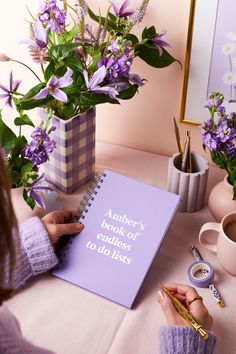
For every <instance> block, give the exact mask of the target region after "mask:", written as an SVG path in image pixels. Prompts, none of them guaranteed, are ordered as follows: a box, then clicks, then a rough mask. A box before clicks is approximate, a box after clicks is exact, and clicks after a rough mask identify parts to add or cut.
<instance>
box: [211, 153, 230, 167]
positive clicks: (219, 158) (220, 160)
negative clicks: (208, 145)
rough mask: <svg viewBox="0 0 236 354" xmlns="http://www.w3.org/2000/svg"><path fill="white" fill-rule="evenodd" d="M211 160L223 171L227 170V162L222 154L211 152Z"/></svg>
mask: <svg viewBox="0 0 236 354" xmlns="http://www.w3.org/2000/svg"><path fill="white" fill-rule="evenodd" d="M211 159H212V161H213V162H214V163H215V164H216V165H217V166H219V167H220V168H222V169H223V170H227V162H226V160H225V156H224V154H222V153H221V152H219V151H211Z"/></svg>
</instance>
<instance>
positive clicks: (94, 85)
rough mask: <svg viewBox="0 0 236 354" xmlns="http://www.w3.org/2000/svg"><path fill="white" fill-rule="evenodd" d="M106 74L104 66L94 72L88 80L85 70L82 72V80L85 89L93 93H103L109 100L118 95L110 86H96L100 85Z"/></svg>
mask: <svg viewBox="0 0 236 354" xmlns="http://www.w3.org/2000/svg"><path fill="white" fill-rule="evenodd" d="M106 74H107V70H106V68H105V66H104V65H103V66H101V67H100V68H99V69H98V70H97V71H95V72H94V73H93V75H92V77H91V79H90V80H89V78H88V72H87V71H86V70H84V71H83V75H84V80H85V84H86V87H87V89H88V90H89V91H91V92H94V93H104V94H106V95H108V96H110V97H111V98H116V96H117V95H118V92H117V91H116V90H115V89H114V88H113V87H111V86H98V85H99V84H101V83H102V82H103V81H104V79H105V77H106Z"/></svg>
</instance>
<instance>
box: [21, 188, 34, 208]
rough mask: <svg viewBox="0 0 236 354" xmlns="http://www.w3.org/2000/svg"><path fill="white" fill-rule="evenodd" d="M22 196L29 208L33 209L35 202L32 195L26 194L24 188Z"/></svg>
mask: <svg viewBox="0 0 236 354" xmlns="http://www.w3.org/2000/svg"><path fill="white" fill-rule="evenodd" d="M23 198H24V200H25V201H26V203H27V204H28V205H29V207H30V208H31V209H34V207H35V204H36V203H35V201H34V199H33V198H32V197H30V196H28V194H27V192H26V189H24V191H23Z"/></svg>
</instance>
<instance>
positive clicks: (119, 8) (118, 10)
mask: <svg viewBox="0 0 236 354" xmlns="http://www.w3.org/2000/svg"><path fill="white" fill-rule="evenodd" d="M110 3H111V5H112V8H113V11H114V13H115V15H116V16H117V17H119V18H122V17H128V16H131V15H132V14H133V13H134V10H130V9H127V7H128V6H129V3H130V0H124V1H123V2H122V3H121V5H119V4H118V3H115V1H113V0H110Z"/></svg>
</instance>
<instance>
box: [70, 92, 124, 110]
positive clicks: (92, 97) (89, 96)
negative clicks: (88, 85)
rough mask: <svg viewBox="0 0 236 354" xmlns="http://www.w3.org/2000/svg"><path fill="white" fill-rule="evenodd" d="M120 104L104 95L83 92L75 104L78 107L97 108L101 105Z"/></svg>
mask: <svg viewBox="0 0 236 354" xmlns="http://www.w3.org/2000/svg"><path fill="white" fill-rule="evenodd" d="M106 102H109V103H115V104H117V103H119V102H118V101H117V100H115V99H112V98H110V97H109V96H108V95H105V94H104V93H98V94H95V93H92V92H81V93H80V94H79V95H78V97H77V98H76V99H75V103H76V105H78V106H87V107H90V106H95V105H97V104H100V103H106Z"/></svg>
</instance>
